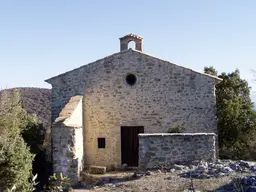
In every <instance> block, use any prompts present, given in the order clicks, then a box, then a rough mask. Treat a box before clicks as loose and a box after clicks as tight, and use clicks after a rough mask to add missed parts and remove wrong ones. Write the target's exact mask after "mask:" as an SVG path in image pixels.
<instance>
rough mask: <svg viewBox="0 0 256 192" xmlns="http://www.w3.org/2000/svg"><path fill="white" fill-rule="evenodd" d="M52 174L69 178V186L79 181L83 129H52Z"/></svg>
mask: <svg viewBox="0 0 256 192" xmlns="http://www.w3.org/2000/svg"><path fill="white" fill-rule="evenodd" d="M52 139H53V140H54V142H53V143H52V150H53V172H54V173H57V174H58V173H62V174H63V175H64V176H67V177H69V178H70V179H71V180H70V182H71V184H76V183H77V182H78V181H79V180H80V172H81V170H82V168H83V159H82V158H83V148H82V147H83V129H82V127H81V128H71V127H65V126H64V127H58V126H54V127H53V128H52Z"/></svg>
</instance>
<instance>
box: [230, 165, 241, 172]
mask: <svg viewBox="0 0 256 192" xmlns="http://www.w3.org/2000/svg"><path fill="white" fill-rule="evenodd" d="M229 167H230V168H231V169H233V170H234V171H239V170H240V166H239V165H238V164H235V163H230V164H229Z"/></svg>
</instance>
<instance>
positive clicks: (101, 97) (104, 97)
mask: <svg viewBox="0 0 256 192" xmlns="http://www.w3.org/2000/svg"><path fill="white" fill-rule="evenodd" d="M129 73H132V74H134V75H135V76H136V78H137V81H136V83H135V85H133V86H130V85H129V84H127V83H126V80H125V78H126V76H127V74H129ZM219 81H220V80H219V79H218V78H215V77H212V76H209V75H206V74H202V73H199V72H195V71H193V70H191V69H188V68H184V67H181V66H178V65H176V64H172V63H170V62H168V61H164V60H161V59H158V58H156V57H152V56H150V55H147V54H145V53H142V52H139V51H135V50H131V49H130V50H128V51H122V52H119V53H116V54H113V55H111V56H109V57H106V58H104V59H100V60H98V61H95V62H93V63H90V64H88V65H86V66H82V67H80V68H78V69H75V70H72V71H69V72H67V73H64V74H61V75H59V76H56V77H53V78H51V79H49V80H47V82H49V83H51V85H52V120H53V121H54V120H55V119H56V118H57V117H58V115H59V113H60V111H61V109H62V108H63V107H64V106H65V104H66V103H67V102H68V101H69V99H70V98H71V97H72V96H74V95H84V101H83V127H84V161H85V165H86V166H87V165H92V164H97V165H100V166H113V165H114V166H117V167H118V166H120V165H121V141H120V138H121V137H120V127H121V126H144V131H145V133H165V132H167V130H168V128H170V127H172V126H176V125H182V126H184V127H185V131H186V132H208V133H209V132H214V133H217V125H216V116H215V112H216V107H215V103H216V99H215V92H214V91H215V89H214V86H215V84H216V83H218V82H219ZM98 137H104V138H106V148H104V149H98V147H97V138H98Z"/></svg>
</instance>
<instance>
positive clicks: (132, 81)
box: [125, 74, 137, 85]
mask: <svg viewBox="0 0 256 192" xmlns="http://www.w3.org/2000/svg"><path fill="white" fill-rule="evenodd" d="M125 80H126V82H127V83H128V84H129V85H134V84H135V83H136V81H137V78H136V76H135V75H134V74H129V75H127V76H126V79H125Z"/></svg>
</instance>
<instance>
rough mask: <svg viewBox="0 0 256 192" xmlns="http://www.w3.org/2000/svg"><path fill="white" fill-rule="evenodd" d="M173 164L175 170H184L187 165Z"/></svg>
mask: <svg viewBox="0 0 256 192" xmlns="http://www.w3.org/2000/svg"><path fill="white" fill-rule="evenodd" d="M173 166H174V167H173V168H174V169H175V170H183V169H185V166H183V165H177V164H174V165H173Z"/></svg>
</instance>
